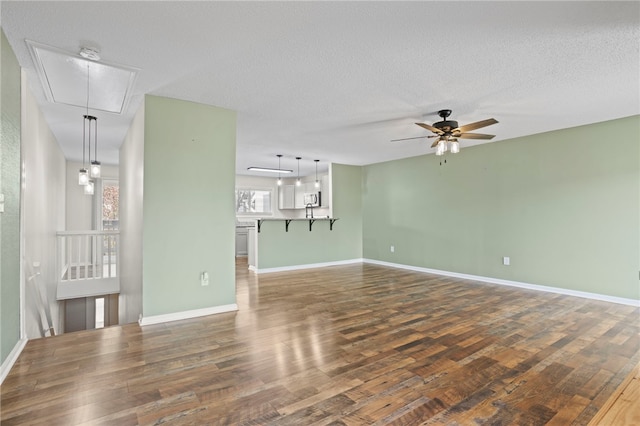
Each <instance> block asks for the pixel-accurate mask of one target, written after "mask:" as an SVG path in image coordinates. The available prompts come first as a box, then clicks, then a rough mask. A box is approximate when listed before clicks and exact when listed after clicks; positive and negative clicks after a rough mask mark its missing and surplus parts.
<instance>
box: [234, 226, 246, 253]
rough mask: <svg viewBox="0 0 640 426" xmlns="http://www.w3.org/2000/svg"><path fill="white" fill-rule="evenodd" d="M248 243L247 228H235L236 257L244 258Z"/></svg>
mask: <svg viewBox="0 0 640 426" xmlns="http://www.w3.org/2000/svg"><path fill="white" fill-rule="evenodd" d="M247 243H248V235H247V227H246V226H237V227H236V256H246V255H247V253H248V251H247Z"/></svg>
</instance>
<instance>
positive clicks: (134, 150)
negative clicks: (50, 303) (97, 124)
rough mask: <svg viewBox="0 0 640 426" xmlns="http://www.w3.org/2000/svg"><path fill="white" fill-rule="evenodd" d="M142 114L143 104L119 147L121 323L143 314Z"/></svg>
mask: <svg viewBox="0 0 640 426" xmlns="http://www.w3.org/2000/svg"><path fill="white" fill-rule="evenodd" d="M144 115H145V114H144V103H143V104H142V106H141V107H140V109H139V110H138V112H137V113H136V115H135V117H134V118H133V121H132V122H131V126H130V127H129V131H128V132H127V136H126V137H125V140H124V142H123V143H122V146H121V147H120V300H119V322H120V324H126V323H130V322H136V321H137V320H138V317H139V316H140V315H141V314H142V209H143V205H142V199H143V181H144Z"/></svg>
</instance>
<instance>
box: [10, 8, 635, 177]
mask: <svg viewBox="0 0 640 426" xmlns="http://www.w3.org/2000/svg"><path fill="white" fill-rule="evenodd" d="M1 7H2V9H1V13H2V15H1V16H2V28H3V30H4V31H5V33H6V35H7V38H8V39H9V42H10V44H11V45H12V47H13V49H14V50H15V52H16V55H17V56H18V60H19V62H20V64H21V65H22V67H24V68H25V69H26V70H27V75H28V78H29V81H30V87H31V89H32V91H33V92H34V93H35V95H36V98H37V99H38V101H39V103H40V105H41V107H42V110H43V112H44V115H45V119H46V120H47V122H48V123H49V125H50V127H51V129H52V130H53V132H54V134H55V135H56V136H57V138H58V140H59V142H60V145H61V146H62V148H63V150H64V152H65V155H66V156H67V158H70V159H78V158H79V156H80V152H79V150H78V139H79V138H80V135H81V121H82V118H81V115H82V111H81V110H80V109H78V108H76V107H69V106H64V105H55V104H52V103H49V102H47V100H46V97H45V96H44V92H43V90H42V87H41V86H40V81H39V80H38V77H37V75H36V73H35V70H34V65H33V63H32V59H31V57H30V55H29V52H28V49H27V45H26V43H25V39H30V40H34V41H36V42H41V43H46V44H48V45H51V46H54V47H57V48H60V49H63V50H67V51H70V52H78V50H79V48H80V47H81V46H92V47H94V46H95V47H98V48H99V50H100V55H101V56H102V58H103V59H104V60H105V61H109V62H115V63H120V64H126V65H129V66H132V67H135V68H139V69H140V74H139V76H138V79H137V81H136V85H135V87H134V88H133V90H134V95H133V98H132V100H131V102H130V103H129V105H128V108H127V110H126V111H125V113H124V114H122V115H115V114H107V113H103V114H99V113H98V114H97V115H98V117H99V118H100V121H99V122H100V134H101V138H100V144H101V152H102V153H104V157H102V158H101V160H102V161H103V162H106V163H115V162H117V157H118V154H117V150H118V147H119V146H120V144H121V143H122V140H123V138H124V135H125V133H126V131H127V129H128V126H129V123H130V122H131V119H132V117H133V115H134V113H135V111H136V110H137V109H138V107H139V106H140V103H141V101H142V99H143V95H144V94H153V95H159V96H168V97H173V98H178V99H185V100H191V101H195V102H201V103H205V104H210V105H216V106H220V107H224V108H229V109H233V110H236V111H237V112H238V130H237V143H238V152H237V170H238V173H244V174H246V168H247V167H248V166H250V165H255V166H266V167H276V166H277V158H276V154H284V155H285V157H284V158H283V162H282V164H283V168H295V160H294V159H293V158H294V157H295V156H301V157H302V158H303V160H302V161H301V174H309V173H311V171H312V170H313V169H314V163H313V159H319V160H321V163H320V165H321V168H325V167H326V163H327V162H338V163H345V164H357V165H362V164H370V163H375V162H381V161H387V160H392V159H397V158H403V157H409V156H415V155H421V154H425V153H429V152H433V150H431V149H430V148H429V143H428V142H430V141H431V140H430V139H424V140H423V139H418V140H412V141H405V142H395V143H391V142H390V140H391V139H397V138H408V137H414V136H421V135H424V134H427V132H426V131H424V130H422V129H420V128H419V127H418V126H416V125H415V124H413V123H414V122H415V121H426V122H428V123H433V122H434V121H438V120H439V118H438V117H437V115H436V114H435V113H436V111H437V110H439V109H444V108H448V109H452V110H453V114H452V116H451V118H452V119H454V120H457V121H458V122H460V123H461V124H466V123H469V122H473V121H478V120H482V119H485V118H490V117H493V118H495V119H497V120H498V121H499V124H496V125H493V126H491V127H488V128H485V129H483V130H482V133H490V134H495V135H497V136H496V138H495V139H494V141H498V140H504V139H509V138H514V137H518V136H523V135H529V134H533V133H540V132H546V131H550V130H555V129H560V128H566V127H572V126H578V125H582V124H588V123H593V122H598V121H604V120H610V119H614V118H619V117H626V116H629V115H634V114H639V113H640V87H639V86H640V85H639V80H640V77H639V76H640V65H639V64H640V53H639V42H638V40H640V3H639V2H591V1H589V2H577V1H572V2H187V1H178V2H152V1H143V2H100V1H89V2H53V1H46V2H7V1H3V2H2V3H1ZM461 142H462V143H461V148H462V149H464V148H465V147H467V146H470V145H473V144H475V143H477V141H466V140H462V141H461Z"/></svg>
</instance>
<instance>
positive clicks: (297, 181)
mask: <svg viewBox="0 0 640 426" xmlns="http://www.w3.org/2000/svg"><path fill="white" fill-rule="evenodd" d="M296 160H298V179H296V186H300V185H302V182H301V181H300V160H302V157H296Z"/></svg>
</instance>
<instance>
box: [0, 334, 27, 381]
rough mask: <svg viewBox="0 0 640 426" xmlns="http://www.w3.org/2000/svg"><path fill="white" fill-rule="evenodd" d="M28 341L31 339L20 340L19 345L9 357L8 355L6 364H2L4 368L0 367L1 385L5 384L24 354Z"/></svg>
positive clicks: (17, 344)
mask: <svg viewBox="0 0 640 426" xmlns="http://www.w3.org/2000/svg"><path fill="white" fill-rule="evenodd" d="M28 341H29V339H20V340H18V343H16V345H15V346H14V347H13V349H12V350H11V352H9V355H7V359H5V360H4V362H3V363H2V367H0V384H2V382H4V379H5V378H6V377H7V375H8V374H9V371H11V368H12V367H13V364H15V363H16V361H17V360H18V357H19V356H20V354H21V353H22V350H23V349H24V347H25V345H26V344H27V342H28Z"/></svg>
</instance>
